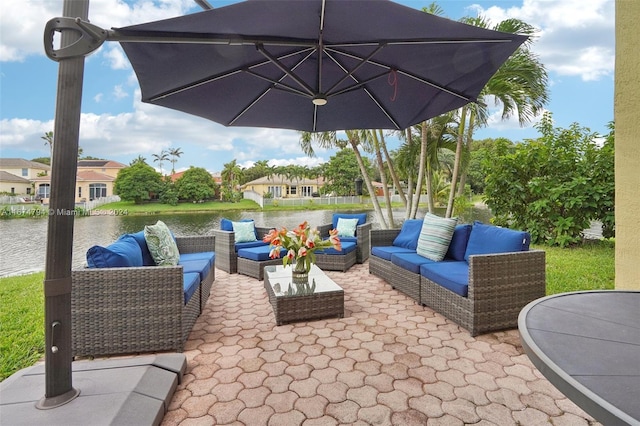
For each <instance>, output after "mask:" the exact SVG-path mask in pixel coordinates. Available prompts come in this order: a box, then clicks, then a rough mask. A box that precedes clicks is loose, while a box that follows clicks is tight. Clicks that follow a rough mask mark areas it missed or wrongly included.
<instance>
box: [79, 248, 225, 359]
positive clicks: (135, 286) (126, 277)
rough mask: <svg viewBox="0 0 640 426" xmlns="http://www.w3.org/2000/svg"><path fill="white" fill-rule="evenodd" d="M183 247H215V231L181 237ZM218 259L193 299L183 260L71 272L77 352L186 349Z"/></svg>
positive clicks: (136, 351) (116, 352) (111, 353)
mask: <svg viewBox="0 0 640 426" xmlns="http://www.w3.org/2000/svg"><path fill="white" fill-rule="evenodd" d="M176 241H177V243H178V247H179V250H180V251H181V252H182V253H189V252H198V251H213V244H214V237H213V236H203V237H178V238H177V239H176ZM214 269H215V265H214V267H212V269H211V270H210V271H209V272H208V274H207V275H206V277H205V279H204V281H203V283H201V286H200V287H199V288H198V290H196V292H195V293H194V295H193V296H192V297H191V299H190V300H189V303H188V304H187V305H185V304H184V293H183V278H182V272H183V271H182V266H144V267H133V268H99V269H88V268H85V269H78V270H73V271H72V272H71V278H72V294H71V322H72V324H71V333H72V354H73V356H86V355H114V354H130V353H139V352H157V351H171V350H172V351H182V349H183V347H184V342H185V341H186V339H187V337H188V335H189V333H190V332H191V329H192V328H193V325H194V323H195V321H196V319H197V318H198V316H199V315H200V312H201V306H202V304H203V303H204V302H206V295H203V294H202V288H206V289H207V290H205V291H207V294H208V292H209V291H210V289H211V285H212V283H213V280H214V279H215V271H214Z"/></svg>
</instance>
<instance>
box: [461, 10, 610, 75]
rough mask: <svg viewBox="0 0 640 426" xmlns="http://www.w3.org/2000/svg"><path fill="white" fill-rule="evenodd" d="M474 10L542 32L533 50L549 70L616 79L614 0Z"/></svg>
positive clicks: (483, 14) (497, 20) (566, 73)
mask: <svg viewBox="0 0 640 426" xmlns="http://www.w3.org/2000/svg"><path fill="white" fill-rule="evenodd" d="M497 3H498V6H492V7H489V8H487V9H483V8H482V7H481V6H478V5H474V6H473V7H472V8H471V9H472V10H474V11H475V12H477V13H478V14H480V15H482V16H484V17H486V18H488V19H490V21H491V22H494V23H495V22H500V21H502V20H505V19H507V18H518V19H521V20H523V21H524V22H526V23H528V24H531V25H533V26H535V27H536V28H538V29H539V31H540V32H539V34H538V37H537V38H536V40H535V41H534V43H533V47H532V50H533V51H534V52H535V53H536V54H538V55H539V57H540V60H541V62H542V63H543V64H544V65H545V67H546V68H547V70H549V71H554V72H556V73H557V74H559V75H566V76H579V77H580V78H582V80H583V81H591V80H598V79H600V78H603V77H611V78H613V72H614V57H615V56H614V55H615V10H614V0H562V1H549V0H523V3H522V6H521V7H511V8H508V9H507V8H502V7H500V6H499V2H497Z"/></svg>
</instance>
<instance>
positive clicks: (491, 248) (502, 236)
mask: <svg viewBox="0 0 640 426" xmlns="http://www.w3.org/2000/svg"><path fill="white" fill-rule="evenodd" d="M530 241H531V236H530V235H529V233H528V232H524V231H515V230H513V229H508V228H500V227H498V226H493V225H485V224H484V223H481V222H475V223H474V224H473V227H472V228H471V234H470V235H469V242H468V243H467V250H466V251H465V253H464V260H466V261H467V262H468V261H469V256H472V255H474V254H490V253H511V252H515V251H527V250H529V242H530Z"/></svg>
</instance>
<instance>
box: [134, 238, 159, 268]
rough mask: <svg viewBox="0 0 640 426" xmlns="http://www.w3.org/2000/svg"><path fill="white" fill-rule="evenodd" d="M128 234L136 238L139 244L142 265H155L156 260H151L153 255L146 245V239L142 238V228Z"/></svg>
mask: <svg viewBox="0 0 640 426" xmlns="http://www.w3.org/2000/svg"><path fill="white" fill-rule="evenodd" d="M128 235H131V236H132V237H133V238H135V239H136V241H137V242H138V245H139V246H140V250H142V266H156V262H155V261H154V260H153V256H151V252H150V251H149V247H148V246H147V240H146V239H145V238H144V230H143V231H140V232H136V233H135V234H128Z"/></svg>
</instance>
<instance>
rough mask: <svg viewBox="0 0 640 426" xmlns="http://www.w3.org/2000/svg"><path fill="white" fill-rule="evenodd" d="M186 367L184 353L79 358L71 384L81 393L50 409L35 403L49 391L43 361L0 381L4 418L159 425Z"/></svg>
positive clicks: (28, 421) (21, 421)
mask: <svg viewBox="0 0 640 426" xmlns="http://www.w3.org/2000/svg"><path fill="white" fill-rule="evenodd" d="M186 366H187V363H186V357H185V356H184V355H183V354H177V353H171V354H160V355H149V356H141V357H132V358H128V359H117V360H111V359H105V360H99V361H76V362H74V363H73V364H72V369H73V385H74V388H75V389H74V390H77V392H79V396H77V397H75V398H74V399H72V400H67V401H65V402H60V401H58V404H57V405H55V406H52V404H53V403H55V402H56V401H47V405H48V406H47V407H46V408H49V409H46V410H42V409H38V408H37V407H36V406H37V405H39V404H40V401H41V399H43V398H42V396H43V395H44V392H45V375H44V374H45V373H44V365H42V364H40V365H35V366H33V367H29V368H25V369H23V370H20V371H18V372H17V373H15V374H14V375H12V376H11V377H9V378H7V379H6V380H5V381H3V382H2V383H0V417H1V418H2V423H3V424H4V423H6V424H11V425H34V424H65V425H75V424H77V425H86V424H92V425H111V424H146V425H158V424H160V422H161V421H162V418H163V417H164V415H165V413H166V410H167V408H168V407H169V403H170V401H171V398H172V397H173V394H174V392H175V389H176V387H177V386H178V383H180V381H181V380H182V376H183V375H184V372H185V371H186ZM74 390H72V391H71V392H73V391H74ZM65 395H66V394H65ZM65 395H61V397H62V396H65ZM58 398H60V397H58ZM49 399H51V400H53V399H54V398H49Z"/></svg>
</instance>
